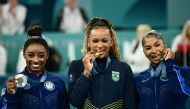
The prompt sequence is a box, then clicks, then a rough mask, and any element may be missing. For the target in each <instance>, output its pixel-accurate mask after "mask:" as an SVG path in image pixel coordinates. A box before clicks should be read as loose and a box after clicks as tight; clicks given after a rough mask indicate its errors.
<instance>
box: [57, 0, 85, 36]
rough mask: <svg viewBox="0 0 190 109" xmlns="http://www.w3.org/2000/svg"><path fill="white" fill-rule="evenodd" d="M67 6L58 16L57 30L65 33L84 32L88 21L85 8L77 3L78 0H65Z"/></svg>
mask: <svg viewBox="0 0 190 109" xmlns="http://www.w3.org/2000/svg"><path fill="white" fill-rule="evenodd" d="M64 2H65V4H66V5H65V6H64V8H63V9H62V10H61V11H60V13H59V14H58V16H57V21H56V30H59V31H63V32H65V33H77V32H83V31H84V28H85V26H86V24H87V22H88V17H87V14H86V13H85V11H84V9H83V8H81V7H79V6H78V5H77V0H64Z"/></svg>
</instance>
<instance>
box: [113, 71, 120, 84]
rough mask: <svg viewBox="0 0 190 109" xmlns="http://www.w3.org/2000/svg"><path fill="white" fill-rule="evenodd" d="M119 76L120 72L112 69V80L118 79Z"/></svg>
mask: <svg viewBox="0 0 190 109" xmlns="http://www.w3.org/2000/svg"><path fill="white" fill-rule="evenodd" d="M119 77H120V72H116V71H112V80H113V81H114V82H117V81H119Z"/></svg>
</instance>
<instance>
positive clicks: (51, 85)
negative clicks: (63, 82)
mask: <svg viewBox="0 0 190 109" xmlns="http://www.w3.org/2000/svg"><path fill="white" fill-rule="evenodd" d="M44 87H45V88H46V89H47V90H49V91H52V90H54V89H55V84H54V83H53V82H51V81H46V82H45V83H44Z"/></svg>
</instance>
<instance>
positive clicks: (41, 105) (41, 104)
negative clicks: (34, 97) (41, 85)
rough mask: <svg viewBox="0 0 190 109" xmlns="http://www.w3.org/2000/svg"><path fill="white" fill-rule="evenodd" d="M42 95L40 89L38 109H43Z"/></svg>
mask: <svg viewBox="0 0 190 109" xmlns="http://www.w3.org/2000/svg"><path fill="white" fill-rule="evenodd" d="M42 100H43V99H42V93H41V89H40V107H41V109H43V103H42Z"/></svg>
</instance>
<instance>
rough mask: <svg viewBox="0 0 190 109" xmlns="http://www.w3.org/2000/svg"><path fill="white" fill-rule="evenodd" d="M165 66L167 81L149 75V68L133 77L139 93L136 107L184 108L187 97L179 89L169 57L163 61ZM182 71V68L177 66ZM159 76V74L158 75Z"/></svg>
mask: <svg viewBox="0 0 190 109" xmlns="http://www.w3.org/2000/svg"><path fill="white" fill-rule="evenodd" d="M164 64H165V67H166V72H167V73H166V74H167V79H168V80H167V81H162V80H161V79H160V78H155V77H151V73H150V72H151V68H149V69H147V70H145V71H144V72H141V73H140V74H139V75H137V76H136V77H135V81H136V87H137V91H138V94H139V99H140V102H139V106H138V109H185V103H186V100H187V98H188V97H189V96H188V95H187V94H185V93H184V92H183V90H182V89H181V84H180V81H179V80H178V76H177V74H176V71H175V70H174V69H173V68H174V66H175V63H174V61H173V60H171V59H169V60H167V61H165V62H164ZM179 70H180V71H181V73H182V72H184V71H186V70H188V71H190V69H186V70H184V68H179ZM160 76H161V75H160Z"/></svg>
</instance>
